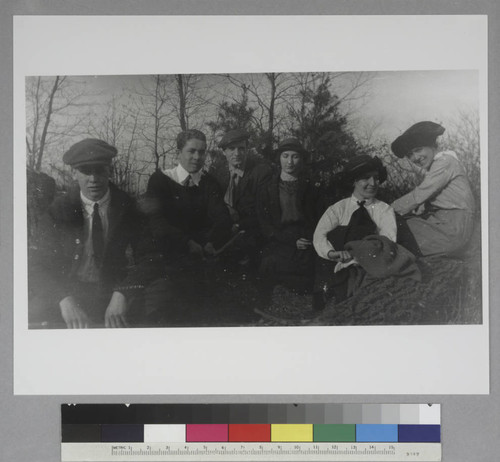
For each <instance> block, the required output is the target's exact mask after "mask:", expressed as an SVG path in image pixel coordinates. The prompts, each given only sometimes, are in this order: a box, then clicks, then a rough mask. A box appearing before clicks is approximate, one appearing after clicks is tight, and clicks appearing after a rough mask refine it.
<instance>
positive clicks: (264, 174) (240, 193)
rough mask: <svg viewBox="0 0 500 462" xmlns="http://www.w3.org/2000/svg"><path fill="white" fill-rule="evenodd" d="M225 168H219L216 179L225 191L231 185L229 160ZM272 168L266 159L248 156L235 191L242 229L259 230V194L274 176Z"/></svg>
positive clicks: (235, 201) (235, 206)
mask: <svg viewBox="0 0 500 462" xmlns="http://www.w3.org/2000/svg"><path fill="white" fill-rule="evenodd" d="M223 167H224V168H220V169H218V170H217V174H216V179H217V181H218V182H219V184H220V186H221V188H222V190H223V191H226V190H227V188H228V186H229V168H228V167H227V161H226V162H225V165H224V166H223ZM272 173H273V171H272V168H271V166H270V165H269V164H268V163H266V162H265V161H264V160H261V159H259V158H256V157H255V156H252V157H250V156H249V157H248V158H247V161H246V165H245V169H244V173H243V176H242V177H241V178H240V179H239V181H238V184H237V185H236V187H235V188H234V192H233V202H234V203H233V208H234V209H235V210H236V211H237V212H238V216H239V217H238V225H239V227H240V229H241V230H245V231H257V230H259V219H258V217H257V196H258V195H259V193H260V191H261V190H262V188H264V187H265V186H266V185H267V183H269V181H270V180H271V177H272Z"/></svg>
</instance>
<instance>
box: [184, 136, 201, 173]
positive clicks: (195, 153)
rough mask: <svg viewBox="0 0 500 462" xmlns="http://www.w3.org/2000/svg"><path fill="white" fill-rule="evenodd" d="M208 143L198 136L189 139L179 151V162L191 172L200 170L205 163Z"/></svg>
mask: <svg viewBox="0 0 500 462" xmlns="http://www.w3.org/2000/svg"><path fill="white" fill-rule="evenodd" d="M206 148H207V146H206V143H205V142H204V141H202V140H198V139H196V138H191V139H190V140H187V142H186V144H185V145H184V147H183V148H182V149H181V150H180V151H179V163H180V164H181V165H182V167H183V168H184V170H186V172H189V173H196V172H198V171H200V170H201V169H202V167H203V165H204V164H205V151H206Z"/></svg>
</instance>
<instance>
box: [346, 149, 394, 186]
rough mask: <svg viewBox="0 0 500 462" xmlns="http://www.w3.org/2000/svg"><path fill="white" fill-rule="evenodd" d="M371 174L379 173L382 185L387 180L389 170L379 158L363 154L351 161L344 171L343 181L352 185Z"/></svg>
mask: <svg viewBox="0 0 500 462" xmlns="http://www.w3.org/2000/svg"><path fill="white" fill-rule="evenodd" d="M370 172H377V173H378V178H379V182H380V183H383V182H384V181H385V180H387V169H386V168H385V167H384V164H382V161H381V160H380V159H379V158H378V157H377V156H375V157H371V156H369V155H368V154H361V155H359V156H355V157H353V158H352V159H349V161H348V162H347V164H346V165H345V166H344V170H343V171H342V179H343V180H344V182H346V183H351V182H352V181H355V180H356V179H358V178H361V177H362V176H363V175H366V174H367V173H370Z"/></svg>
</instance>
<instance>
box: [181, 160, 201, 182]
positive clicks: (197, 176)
mask: <svg viewBox="0 0 500 462" xmlns="http://www.w3.org/2000/svg"><path fill="white" fill-rule="evenodd" d="M175 170H176V173H177V179H178V180H179V184H182V183H184V181H185V180H186V178H187V177H188V176H189V175H191V179H192V180H193V183H194V184H195V185H196V186H198V185H199V184H200V180H201V170H198V171H197V172H195V173H189V172H188V171H187V170H186V169H185V168H184V167H183V166H182V165H181V164H178V165H177V167H176V168H175Z"/></svg>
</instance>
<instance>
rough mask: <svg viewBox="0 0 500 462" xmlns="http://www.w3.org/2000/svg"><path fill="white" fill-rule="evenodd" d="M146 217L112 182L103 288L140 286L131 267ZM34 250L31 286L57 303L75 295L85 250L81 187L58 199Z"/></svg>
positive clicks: (33, 291)
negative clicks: (74, 290)
mask: <svg viewBox="0 0 500 462" xmlns="http://www.w3.org/2000/svg"><path fill="white" fill-rule="evenodd" d="M141 223H142V222H141V217H140V215H139V214H138V211H137V208H136V206H135V203H134V201H133V199H132V198H130V197H129V196H128V195H127V194H126V193H125V192H123V191H121V190H119V189H118V188H116V187H115V186H114V185H113V184H110V205H109V231H108V237H107V239H106V243H105V248H104V256H103V263H102V267H101V272H100V281H99V283H98V286H99V290H102V291H109V292H110V293H111V291H113V290H120V291H121V292H123V293H124V294H125V292H126V291H127V290H133V289H135V288H137V287H138V286H140V285H141V281H140V280H136V277H137V272H136V273H134V275H132V272H130V271H128V268H129V264H130V263H132V261H131V259H132V258H133V253H134V250H135V249H136V247H137V242H138V240H139V235H140V229H141ZM36 234H37V238H36V239H35V240H34V241H33V243H32V246H31V248H30V249H29V252H28V255H29V268H28V269H29V289H30V295H32V296H35V297H36V296H43V297H44V298H45V299H47V298H49V299H51V300H52V303H53V304H54V305H55V306H57V304H58V303H59V301H60V300H62V299H63V298H65V297H66V296H69V295H71V294H72V288H73V287H74V285H75V284H77V283H78V280H77V271H78V267H79V264H80V261H81V258H82V255H83V252H84V216H83V209H82V202H81V199H80V189H79V188H75V189H72V190H71V191H70V192H69V193H68V194H67V195H64V196H60V197H57V198H56V199H55V200H54V202H53V203H52V204H51V205H50V207H49V209H48V213H47V214H45V215H44V216H43V217H42V218H41V219H40V222H39V224H38V227H37V230H36Z"/></svg>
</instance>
